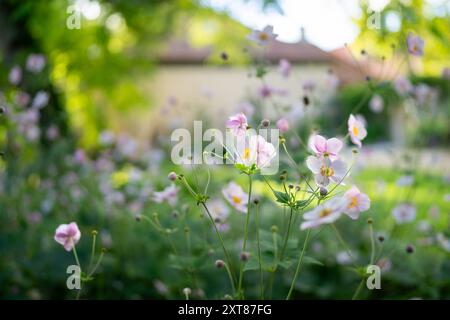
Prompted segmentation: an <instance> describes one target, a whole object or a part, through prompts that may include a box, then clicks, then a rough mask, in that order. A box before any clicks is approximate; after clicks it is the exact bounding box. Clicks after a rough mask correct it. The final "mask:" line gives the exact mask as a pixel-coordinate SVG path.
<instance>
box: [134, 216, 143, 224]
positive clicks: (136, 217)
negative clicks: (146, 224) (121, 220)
mask: <svg viewBox="0 0 450 320" xmlns="http://www.w3.org/2000/svg"><path fill="white" fill-rule="evenodd" d="M134 219H135V220H136V221H137V222H140V221H141V219H142V217H141V215H140V214H137V215H135V216H134Z"/></svg>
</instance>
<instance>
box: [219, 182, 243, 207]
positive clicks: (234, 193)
mask: <svg viewBox="0 0 450 320" xmlns="http://www.w3.org/2000/svg"><path fill="white" fill-rule="evenodd" d="M222 194H223V196H224V197H225V199H226V200H227V201H228V202H229V203H230V204H231V205H232V206H233V207H234V208H235V209H236V210H237V211H239V212H243V213H246V212H247V202H248V194H247V193H245V192H244V190H242V188H241V187H240V186H239V185H237V184H236V183H235V182H230V183H229V184H228V185H227V186H226V187H225V188H224V189H222Z"/></svg>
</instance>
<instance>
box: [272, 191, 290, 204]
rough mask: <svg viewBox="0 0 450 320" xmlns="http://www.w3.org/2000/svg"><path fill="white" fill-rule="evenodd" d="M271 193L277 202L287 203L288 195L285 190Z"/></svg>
mask: <svg viewBox="0 0 450 320" xmlns="http://www.w3.org/2000/svg"><path fill="white" fill-rule="evenodd" d="M273 194H274V195H275V198H276V199H277V202H279V203H282V204H285V205H289V200H290V199H289V195H288V194H287V193H285V192H281V191H274V192H273Z"/></svg>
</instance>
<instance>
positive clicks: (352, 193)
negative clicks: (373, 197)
mask: <svg viewBox="0 0 450 320" xmlns="http://www.w3.org/2000/svg"><path fill="white" fill-rule="evenodd" d="M344 198H347V207H346V208H345V210H344V213H345V214H346V215H348V216H349V217H350V218H352V219H353V220H356V219H358V218H359V214H360V213H361V212H364V211H367V210H369V208H370V199H369V197H368V196H367V195H366V194H364V193H362V192H360V191H359V189H358V188H357V187H356V186H352V187H351V188H350V189H349V190H347V192H345V193H344Z"/></svg>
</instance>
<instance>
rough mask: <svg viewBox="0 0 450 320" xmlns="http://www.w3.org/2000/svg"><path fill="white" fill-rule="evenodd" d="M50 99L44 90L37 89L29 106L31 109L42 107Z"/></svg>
mask: <svg viewBox="0 0 450 320" xmlns="http://www.w3.org/2000/svg"><path fill="white" fill-rule="evenodd" d="M49 99H50V95H49V94H48V92H45V91H38V93H36V96H35V97H34V99H33V102H32V103H31V108H33V109H42V108H44V107H45V106H47V104H48V100H49Z"/></svg>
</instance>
